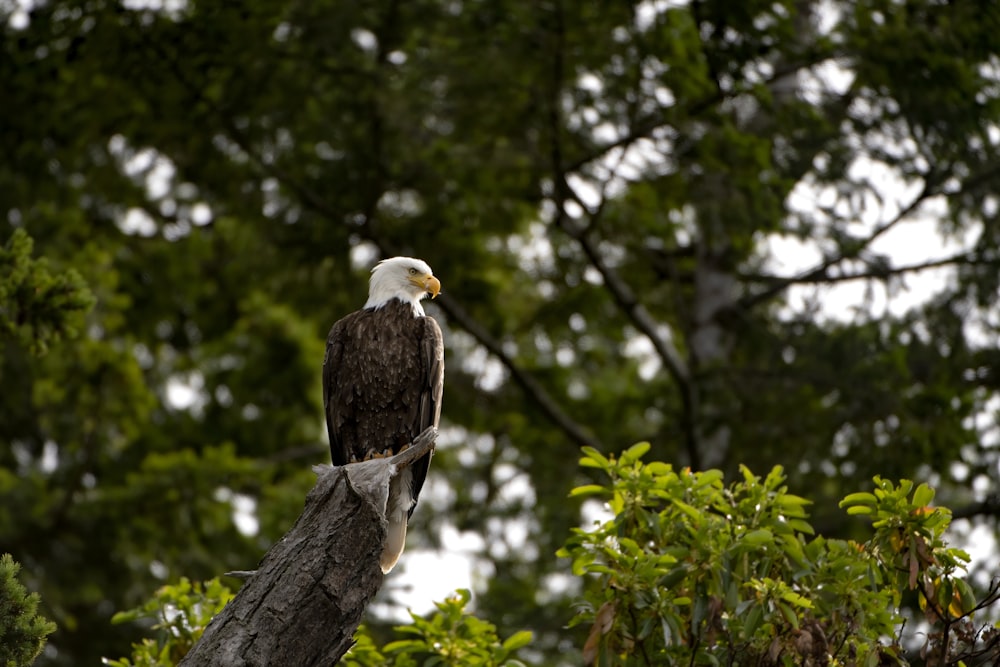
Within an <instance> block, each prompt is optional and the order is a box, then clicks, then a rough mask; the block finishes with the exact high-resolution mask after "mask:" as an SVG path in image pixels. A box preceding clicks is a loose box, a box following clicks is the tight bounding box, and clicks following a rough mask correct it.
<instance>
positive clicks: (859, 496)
mask: <svg viewBox="0 0 1000 667" xmlns="http://www.w3.org/2000/svg"><path fill="white" fill-rule="evenodd" d="M876 504H878V498H876V497H875V496H874V495H872V494H871V493H864V492H862V493H852V494H850V495H848V496H845V497H844V499H843V500H841V501H840V507H848V506H852V505H853V506H874V505H876Z"/></svg>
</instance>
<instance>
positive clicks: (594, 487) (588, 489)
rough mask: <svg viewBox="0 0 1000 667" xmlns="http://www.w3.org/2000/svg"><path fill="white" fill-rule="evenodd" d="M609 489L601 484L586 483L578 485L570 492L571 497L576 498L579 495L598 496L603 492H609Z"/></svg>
mask: <svg viewBox="0 0 1000 667" xmlns="http://www.w3.org/2000/svg"><path fill="white" fill-rule="evenodd" d="M607 492H608V489H606V488H605V487H603V486H601V485H600V484H584V485H583V486H578V487H576V488H574V489H573V490H572V491H570V492H569V497H570V498H575V497H577V496H596V495H598V494H601V493H607Z"/></svg>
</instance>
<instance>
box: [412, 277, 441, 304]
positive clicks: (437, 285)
mask: <svg viewBox="0 0 1000 667" xmlns="http://www.w3.org/2000/svg"><path fill="white" fill-rule="evenodd" d="M410 282H412V283H413V284H414V285H416V286H418V287H422V288H423V289H424V291H427V292H430V295H431V298H432V299H433V298H434V297H436V296H437V295H438V294H440V293H441V281H440V280H438V279H437V278H435V277H434V276H432V275H431V274H429V273H428V274H427V275H426V276H415V277H413V278H410Z"/></svg>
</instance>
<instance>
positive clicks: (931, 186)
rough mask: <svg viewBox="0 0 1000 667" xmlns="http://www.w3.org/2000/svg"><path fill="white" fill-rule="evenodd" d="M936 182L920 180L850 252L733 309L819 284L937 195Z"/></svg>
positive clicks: (934, 178) (748, 297)
mask: <svg viewBox="0 0 1000 667" xmlns="http://www.w3.org/2000/svg"><path fill="white" fill-rule="evenodd" d="M938 181H939V179H938V178H937V175H936V174H933V173H929V174H927V175H926V176H925V178H924V186H923V188H922V189H921V190H920V192H919V193H917V195H916V196H915V197H914V198H913V199H912V200H911V201H910V203H909V204H907V205H906V206H904V207H903V208H901V209H900V210H899V212H898V213H897V214H896V215H895V216H893V217H892V219H890V220H887V221H886V222H884V223H882V224H881V225H879V226H878V227H876V228H875V229H874V230H872V233H871V234H869V235H868V236H867V237H866V238H864V239H862V240H860V241H859V242H857V243H856V244H853V247H851V248H850V249H848V250H846V251H845V252H842V253H841V254H839V255H833V256H830V257H827V258H826V259H824V260H823V261H822V262H820V263H819V264H817V265H816V266H815V267H813V268H811V269H807V270H806V271H803V272H802V273H800V274H798V275H797V276H789V277H787V278H783V279H780V280H778V281H777V282H776V283H775V284H773V285H771V286H770V287H768V288H766V289H764V290H761V291H760V292H756V293H754V294H748V295H746V296H744V297H743V298H742V299H740V300H739V301H737V303H736V304H735V306H737V307H739V308H742V309H747V308H751V307H753V306H756V305H757V304H759V303H762V302H764V301H768V300H770V299H772V298H774V297H775V296H777V295H778V294H781V293H782V292H783V291H785V290H786V289H788V288H789V287H791V286H792V285H795V284H798V283H804V282H822V281H821V280H820V279H821V278H822V277H823V276H825V275H827V271H829V270H830V269H831V268H832V267H834V266H836V265H837V264H839V263H841V262H843V261H845V260H848V259H855V258H857V257H858V256H859V255H860V254H861V253H862V252H863V251H864V250H865V249H866V248H868V247H869V246H870V245H871V244H872V243H874V242H875V241H876V239H878V238H879V237H881V236H882V235H883V234H885V233H886V232H888V231H889V230H890V229H892V228H893V227H895V226H896V225H898V224H899V223H901V222H903V220H905V219H906V218H907V217H908V216H909V215H910V214H911V213H913V212H914V211H915V210H916V209H917V208H918V207H919V206H920V205H921V204H922V203H923V202H924V201H926V200H927V199H929V198H930V197H932V196H934V195H935V194H937V190H936V184H937V183H938Z"/></svg>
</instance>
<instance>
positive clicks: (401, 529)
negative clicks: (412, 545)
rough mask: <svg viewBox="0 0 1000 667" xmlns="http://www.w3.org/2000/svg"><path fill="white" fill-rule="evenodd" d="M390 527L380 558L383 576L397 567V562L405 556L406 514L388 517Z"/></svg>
mask: <svg viewBox="0 0 1000 667" xmlns="http://www.w3.org/2000/svg"><path fill="white" fill-rule="evenodd" d="M387 518H388V520H389V526H388V530H387V534H386V537H385V546H384V547H382V557H381V558H379V566H380V567H381V568H382V573H383V574H388V573H389V570H391V569H392V568H393V567H395V565H396V561H398V560H399V557H400V556H402V555H403V547H404V546H405V545H406V512H403V513H402V514H397V513H395V512H394V513H392V514H390V515H389V516H388V517H387Z"/></svg>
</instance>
